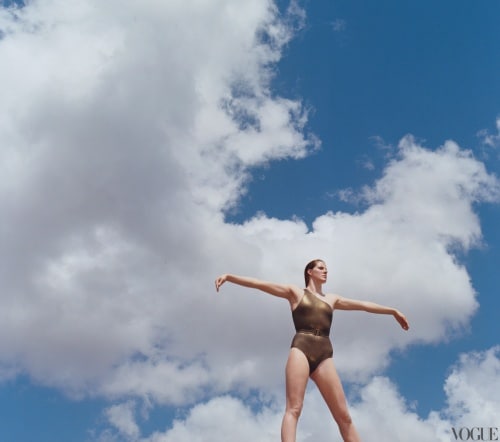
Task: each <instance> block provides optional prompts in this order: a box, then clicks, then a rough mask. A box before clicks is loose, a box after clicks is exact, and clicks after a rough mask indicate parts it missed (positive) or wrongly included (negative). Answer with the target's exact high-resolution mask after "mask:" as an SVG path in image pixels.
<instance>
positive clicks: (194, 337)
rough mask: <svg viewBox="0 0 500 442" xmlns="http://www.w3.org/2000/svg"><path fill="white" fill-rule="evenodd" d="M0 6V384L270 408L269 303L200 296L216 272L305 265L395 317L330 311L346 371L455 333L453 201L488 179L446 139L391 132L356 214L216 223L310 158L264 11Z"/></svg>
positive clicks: (356, 375)
mask: <svg viewBox="0 0 500 442" xmlns="http://www.w3.org/2000/svg"><path fill="white" fill-rule="evenodd" d="M295 6H296V5H295ZM1 11H2V16H1V17H0V20H1V25H2V28H3V29H5V36H4V38H3V39H2V40H0V63H1V65H2V69H1V70H0V83H1V84H2V86H3V87H2V99H1V100H0V113H1V115H2V116H6V118H2V119H0V145H1V146H2V150H1V152H0V173H1V174H2V183H1V184H0V213H1V214H2V215H1V216H2V228H1V230H0V243H1V247H0V262H1V264H2V265H1V267H0V272H2V273H1V279H0V280H1V284H2V286H1V287H0V290H1V293H2V297H1V298H0V366H1V367H2V370H1V371H0V375H2V376H3V377H5V378H7V377H12V376H14V375H15V373H21V372H22V373H27V374H28V375H29V376H31V377H32V378H33V379H35V380H36V381H37V382H39V383H42V384H44V385H51V386H56V387H58V388H62V389H64V390H65V391H67V392H70V393H73V394H76V395H83V396H84V395H89V394H90V395H102V396H106V397H110V398H113V399H117V398H120V397H127V398H130V397H135V396H140V397H146V398H150V399H151V400H152V401H153V402H155V401H156V402H158V403H165V404H186V403H190V404H191V403H194V402H196V400H198V399H199V398H200V396H202V393H201V392H203V394H205V393H206V392H207V390H208V393H209V394H210V395H212V396H216V395H220V394H225V393H227V392H228V391H230V390H232V391H235V392H245V391H247V390H248V389H249V388H257V389H259V388H261V389H264V390H266V391H267V392H268V394H269V395H271V396H272V395H274V394H276V393H277V392H281V389H282V377H283V366H284V361H285V359H286V355H287V351H288V346H289V344H290V340H291V336H292V333H293V329H292V324H291V318H290V312H289V310H288V308H287V305H286V303H284V302H283V301H282V300H278V299H273V298H270V297H268V296H265V295H262V294H259V293H254V292H251V291H248V290H242V289H239V288H236V287H234V286H230V285H228V286H225V287H224V288H223V290H222V292H221V293H220V294H218V295H216V294H215V293H214V290H213V280H214V278H215V277H216V276H217V275H218V274H219V273H221V272H224V271H230V272H235V273H236V272H238V273H246V274H252V275H255V276H260V277H264V278H267V279H273V280H274V279H275V280H279V281H289V282H293V283H296V284H299V285H300V284H302V281H301V272H302V266H303V264H305V262H307V261H308V260H309V259H311V258H315V257H318V256H319V257H323V258H324V259H326V260H327V262H328V264H329V267H330V275H331V280H332V281H331V283H330V289H331V290H334V291H338V292H340V293H342V294H344V295H346V296H352V297H362V298H368V299H372V300H374V301H376V302H381V303H385V304H391V305H395V306H397V307H399V308H401V309H402V310H403V311H405V312H406V313H407V314H408V316H409V319H410V321H411V324H412V329H411V331H410V332H409V333H403V332H402V331H401V330H400V329H399V328H398V326H397V324H396V323H395V321H393V320H392V319H391V318H387V317H373V316H370V315H365V316H363V327H362V328H360V327H359V324H360V321H359V318H360V316H359V315H362V313H346V312H340V313H338V314H336V315H335V319H334V321H335V323H334V329H333V339H334V348H335V357H336V361H337V364H338V367H339V369H340V371H341V372H342V374H343V376H344V378H345V379H350V380H366V379H367V377H368V376H371V375H372V374H373V373H374V372H377V371H380V370H381V369H382V368H383V367H384V366H385V365H387V364H388V362H389V354H390V352H391V350H394V349H398V348H405V347H406V346H407V345H408V344H410V343H413V342H420V343H422V342H424V343H425V342H439V341H442V340H443V339H446V338H447V337H449V335H450V333H453V332H456V331H457V330H458V331H461V330H463V329H464V328H466V327H467V326H468V321H469V319H470V318H471V316H472V315H473V314H474V312H475V310H476V308H477V305H478V303H477V300H476V293H475V291H474V288H473V287H472V285H471V282H470V278H469V275H468V273H467V271H466V269H465V268H464V267H463V266H462V265H461V264H460V263H459V262H457V259H456V258H455V256H454V255H453V253H452V252H453V248H454V247H456V246H457V244H458V245H459V246H460V247H462V248H463V249H464V250H465V251H467V250H468V249H469V248H470V247H473V246H475V245H477V244H478V243H479V242H480V241H481V229H480V224H479V219H478V217H477V215H476V214H475V212H474V204H475V203H478V202H482V201H494V200H496V199H497V198H498V182H497V180H496V178H494V177H493V176H491V175H489V174H488V173H487V172H486V170H485V168H484V165H483V164H482V163H481V162H479V161H477V160H476V159H474V158H473V157H472V155H471V154H470V153H468V152H466V151H464V150H461V149H460V148H459V147H458V146H457V145H456V144H454V143H453V142H447V143H446V144H445V145H444V146H443V147H442V148H439V149H437V150H436V151H431V150H427V149H425V148H423V147H422V146H419V145H418V144H417V143H416V142H415V141H414V140H413V139H412V138H411V137H407V138H405V139H404V140H403V141H402V142H401V145H400V153H399V156H398V157H397V158H395V159H394V160H393V161H392V162H391V163H389V165H388V166H387V168H386V170H385V173H384V176H383V177H382V179H380V180H379V181H378V182H376V183H375V184H374V185H373V186H372V187H369V188H367V189H365V190H364V191H363V192H362V196H363V197H364V198H365V200H366V204H367V206H366V209H365V210H364V211H361V212H359V213H355V214H349V213H332V212H327V213H325V214H323V215H319V216H318V217H317V219H316V220H315V222H314V225H313V229H312V231H308V228H307V226H306V225H305V224H304V223H303V222H301V221H300V220H298V219H293V220H277V219H273V218H269V217H267V216H266V215H265V214H261V215H258V216H256V217H255V218H253V219H250V220H248V222H246V223H244V224H242V225H231V224H227V223H225V222H224V213H225V210H228V209H229V208H230V207H232V206H234V204H236V202H237V201H238V199H239V197H240V196H241V194H242V193H243V192H244V191H245V184H246V180H247V178H248V173H249V172H248V170H249V167H251V166H254V165H256V164H262V163H267V162H269V161H272V160H274V159H281V158H294V159H299V158H302V157H304V156H305V155H307V153H308V152H309V151H311V150H312V149H315V148H317V146H318V142H317V140H316V139H315V138H314V137H313V136H309V135H307V134H306V133H305V127H306V126H305V125H306V122H307V112H305V110H304V108H303V107H302V106H301V103H300V102H297V101H292V100H289V99H286V97H276V96H275V95H274V94H273V93H272V91H271V90H270V80H271V78H272V75H273V67H274V66H275V64H274V63H275V62H276V61H278V60H279V58H280V56H281V50H282V48H283V45H285V44H286V43H287V41H288V40H289V38H290V37H291V35H290V29H289V28H288V27H287V26H285V24H284V22H283V21H280V19H279V16H278V14H277V10H276V8H275V6H274V5H273V4H272V3H270V2H268V1H264V0H260V1H252V2H247V1H243V0H242V1H238V2H235V1H234V0H231V1H229V0H218V1H211V2H199V1H192V2H186V1H181V0H177V1H169V2H163V1H160V0H148V1H145V2H140V5H139V3H136V2H125V3H124V2H115V1H109V2H105V3H103V2H100V1H97V0H95V1H93V0H88V1H85V2H80V3H79V4H78V6H77V7H74V5H72V4H69V3H68V2H65V1H56V0H40V1H37V2H32V3H30V4H29V5H28V6H27V7H25V8H23V9H22V10H19V11H17V12H16V17H15V18H13V17H12V16H10V15H9V14H7V13H6V12H5V10H1ZM299 18H300V17H299ZM263 34H266V38H260V36H262V35H263ZM167 380H168V381H167ZM226 400H227V401H234V400H231V399H226ZM230 403H231V404H233V405H234V407H236V408H235V410H234V413H236V414H237V416H240V417H241V416H243V418H242V419H247V420H249V422H250V423H255V421H252V419H254V417H252V415H251V414H248V413H250V412H249V411H248V410H246V409H245V407H240V408H238V404H237V402H230ZM394 403H395V404H397V403H398V402H397V401H395V402H394ZM207 404H213V403H212V402H210V401H209V402H208V403H207ZM215 405H217V403H215ZM215 405H214V406H215ZM200 407H201V406H200ZM116 410H117V413H116V414H115V415H114V416H115V417H114V418H113V419H115V421H114V423H115V425H117V426H118V427H119V428H121V429H122V431H124V432H125V433H127V432H129V434H132V433H134V431H135V430H134V428H135V427H134V426H133V425H131V426H127V425H125V424H124V423H120V422H121V421H118V420H117V419H118V417H120V419H121V418H123V417H124V416H125V417H124V418H126V419H125V420H129V419H131V416H130V413H131V412H132V408H130V407H129V408H123V407H120V408H118V409H116ZM200 410H203V408H202V407H201V408H200ZM266 413H268V412H267V411H266ZM269 413H270V414H269ZM269 413H268V414H266V416H267V417H266V419H269V422H271V421H272V428H273V430H269V431H271V432H270V433H269V434H270V435H275V433H274V432H273V431H274V428H276V425H275V422H276V419H278V418H277V417H276V416H277V414H275V413H274V411H272V412H271V411H269ZM117 416H118V417H117ZM194 416H195V417H196V416H197V415H194ZM245 416H246V417H245ZM193 419H194V418H193ZM266 422H267V421H266ZM178 425H179V428H181V427H182V425H183V424H178ZM200 425H201V424H200ZM269 428H271V424H270V427H269ZM176 431H180V432H182V431H181V429H179V430H176ZM134 434H135V433H134ZM249 434H252V433H251V432H250V431H249ZM179 437H180V436H179ZM266 437H267V436H266ZM270 437H271V436H270ZM273 437H274V436H273ZM192 440H194V439H192ZM253 440H255V439H253ZM261 440H264V439H261Z"/></svg>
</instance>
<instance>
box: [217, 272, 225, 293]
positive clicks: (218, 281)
mask: <svg viewBox="0 0 500 442" xmlns="http://www.w3.org/2000/svg"><path fill="white" fill-rule="evenodd" d="M226 281H227V275H225V274H224V275H221V276H219V277H218V278H217V279H216V280H215V290H217V291H219V287H220V286H221V285H222V284H224V283H225V282H226Z"/></svg>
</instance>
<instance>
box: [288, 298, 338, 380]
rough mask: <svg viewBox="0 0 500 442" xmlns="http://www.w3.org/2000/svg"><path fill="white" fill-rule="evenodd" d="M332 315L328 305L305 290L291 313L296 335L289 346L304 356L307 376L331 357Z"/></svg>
mask: <svg viewBox="0 0 500 442" xmlns="http://www.w3.org/2000/svg"><path fill="white" fill-rule="evenodd" d="M332 315H333V310H332V308H331V307H330V305H329V304H327V303H326V302H324V301H321V300H320V299H319V298H318V297H317V296H316V295H314V294H313V293H311V292H310V291H309V290H307V289H304V295H303V296H302V299H301V300H300V302H299V305H297V307H295V309H293V311H292V317H293V323H294V325H295V331H296V334H295V336H294V338H293V341H292V345H291V346H292V348H298V349H299V350H300V351H301V352H302V353H304V355H305V356H306V358H307V362H308V363H309V374H311V373H312V372H313V371H314V370H316V368H317V367H318V365H319V364H320V363H321V362H323V361H324V360H325V359H328V358H331V357H332V356H333V348H332V343H331V342H330V337H329V336H330V327H331V325H332Z"/></svg>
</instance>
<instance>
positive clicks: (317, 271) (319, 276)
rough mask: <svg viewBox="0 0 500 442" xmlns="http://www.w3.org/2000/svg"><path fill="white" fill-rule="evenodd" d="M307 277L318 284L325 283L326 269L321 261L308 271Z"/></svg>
mask: <svg viewBox="0 0 500 442" xmlns="http://www.w3.org/2000/svg"><path fill="white" fill-rule="evenodd" d="M309 275H310V277H311V278H312V279H315V280H317V281H320V282H326V278H327V276H328V269H327V268H326V264H325V263H324V262H323V261H318V262H317V263H316V265H315V266H314V267H313V268H312V269H311V270H309Z"/></svg>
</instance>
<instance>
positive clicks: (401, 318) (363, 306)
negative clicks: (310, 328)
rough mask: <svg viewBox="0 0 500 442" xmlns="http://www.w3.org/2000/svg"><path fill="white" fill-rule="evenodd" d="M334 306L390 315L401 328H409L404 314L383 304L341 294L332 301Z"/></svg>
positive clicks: (341, 308) (340, 308)
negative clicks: (358, 299)
mask: <svg viewBox="0 0 500 442" xmlns="http://www.w3.org/2000/svg"><path fill="white" fill-rule="evenodd" d="M333 306H334V308H336V309H339V310H362V311H365V312H369V313H377V314H381V315H392V316H394V318H395V319H396V321H398V322H399V325H401V327H402V328H403V330H408V329H409V328H410V324H409V323H408V320H407V319H406V316H405V315H403V313H401V312H400V311H399V310H397V309H395V308H392V307H386V306H384V305H379V304H375V303H374V302H368V301H357V300H355V299H349V298H343V297H341V296H339V297H337V299H336V300H335V302H334V305H333Z"/></svg>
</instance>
